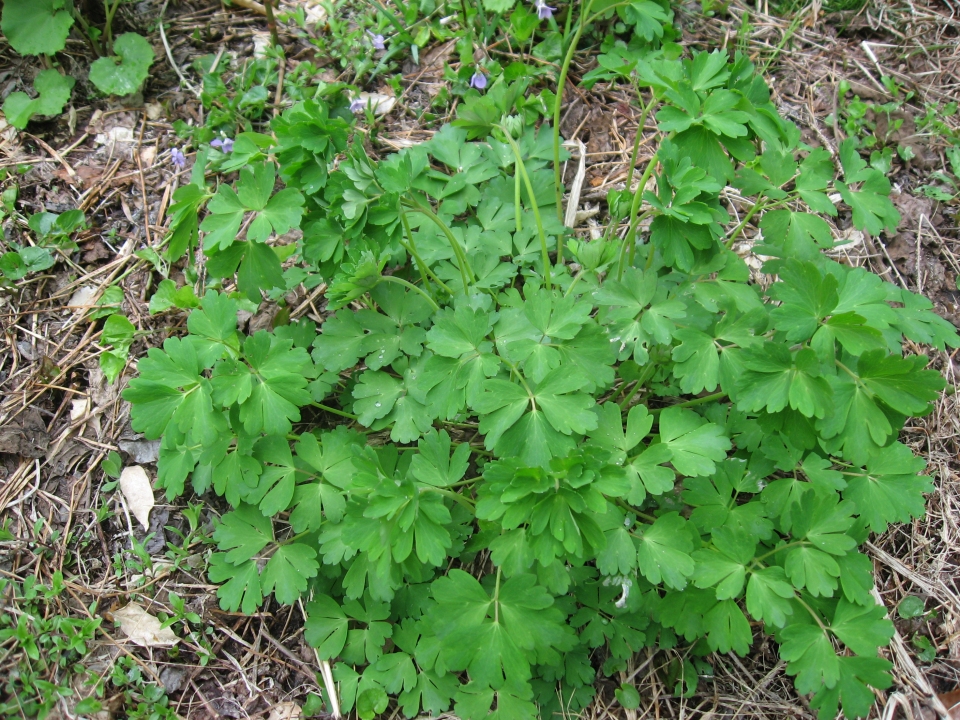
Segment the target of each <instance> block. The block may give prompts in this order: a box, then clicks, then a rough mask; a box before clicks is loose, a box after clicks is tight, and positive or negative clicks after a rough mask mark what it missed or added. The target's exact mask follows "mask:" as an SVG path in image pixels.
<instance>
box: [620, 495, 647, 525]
mask: <svg viewBox="0 0 960 720" xmlns="http://www.w3.org/2000/svg"><path fill="white" fill-rule="evenodd" d="M615 502H616V504H617V506H618V507H619V508H620V509H621V510H626V511H627V512H628V513H633V514H634V515H636V516H637V517H638V518H642V519H643V520H646V521H647V522H656V521H657V519H656V518H655V517H654V516H653V515H648V514H647V513H645V512H641V511H639V510H637V509H636V508H635V507H630V506H629V505H627V503H626V502H624V501H623V500H621V499H620V498H617V499H616V501H615Z"/></svg>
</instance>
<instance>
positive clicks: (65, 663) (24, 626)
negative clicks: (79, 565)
mask: <svg viewBox="0 0 960 720" xmlns="http://www.w3.org/2000/svg"><path fill="white" fill-rule="evenodd" d="M62 592H63V576H62V575H61V574H60V573H55V574H54V576H53V577H52V578H51V584H50V585H49V586H45V585H43V584H41V583H40V581H39V580H38V578H36V577H28V578H26V579H25V580H24V581H23V582H22V583H21V582H12V581H10V580H7V579H3V580H0V595H2V596H3V597H4V608H3V611H2V612H0V648H2V652H3V662H4V667H5V668H6V670H5V671H4V678H3V681H2V682H3V685H2V687H3V696H4V699H3V701H2V703H0V714H3V715H4V716H5V717H6V716H10V717H13V716H17V717H31V718H32V717H36V718H40V720H42V719H43V718H44V717H46V716H47V715H48V714H50V713H51V712H52V711H53V710H54V708H55V707H56V705H57V704H58V703H59V702H60V701H61V699H62V698H73V697H75V695H76V693H75V689H74V687H73V682H72V681H73V679H74V678H75V677H83V676H84V674H85V671H84V669H83V665H82V661H83V659H84V658H85V656H86V654H87V652H88V649H89V644H90V643H91V642H92V641H93V640H94V638H95V637H96V634H97V630H98V629H99V627H100V622H101V621H100V619H99V618H92V617H91V618H84V619H81V618H74V617H69V616H65V615H60V614H54V613H51V612H49V611H48V610H47V609H46V606H47V604H48V603H49V602H50V601H51V600H54V599H55V598H56V597H57V596H58V595H60V593H62ZM93 694H94V693H93V691H91V693H90V696H92V695H93ZM85 701H86V700H84V701H81V702H85ZM93 704H95V700H93V701H92V702H89V701H86V706H87V707H90V706H91V705H93ZM93 709H94V710H95V709H99V707H96V708H93ZM82 710H83V708H81V711H82Z"/></svg>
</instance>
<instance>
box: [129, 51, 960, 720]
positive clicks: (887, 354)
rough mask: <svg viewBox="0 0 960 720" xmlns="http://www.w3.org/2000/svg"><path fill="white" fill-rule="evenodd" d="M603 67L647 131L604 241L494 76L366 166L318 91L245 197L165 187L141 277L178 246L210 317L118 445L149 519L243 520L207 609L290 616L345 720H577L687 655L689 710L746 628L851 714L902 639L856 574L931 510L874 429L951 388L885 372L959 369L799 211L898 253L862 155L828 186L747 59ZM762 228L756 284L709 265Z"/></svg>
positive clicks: (249, 170)
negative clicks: (603, 698) (221, 286)
mask: <svg viewBox="0 0 960 720" xmlns="http://www.w3.org/2000/svg"><path fill="white" fill-rule="evenodd" d="M628 60H629V61H628ZM603 68H607V70H604V69H603ZM607 71H609V73H611V75H618V74H619V75H623V76H629V77H630V78H632V80H633V81H634V82H636V83H637V84H638V85H639V86H640V87H641V88H644V89H646V90H647V91H648V92H649V97H650V100H649V103H646V109H647V111H648V112H650V113H651V117H654V118H655V119H656V121H657V123H658V127H659V131H658V134H657V144H656V145H655V146H654V147H656V155H655V156H654V159H653V160H651V161H650V163H649V164H648V165H647V167H646V170H645V172H644V173H643V177H642V178H641V182H640V184H639V188H638V189H637V191H636V194H634V193H632V192H631V191H630V188H629V186H628V189H626V190H624V191H622V192H617V193H613V194H611V197H610V213H611V216H612V217H613V218H614V219H615V220H617V219H620V218H626V222H625V223H624V224H623V226H622V229H623V231H622V232H620V231H618V228H620V227H621V226H620V223H619V222H617V223H615V225H616V227H612V228H611V230H610V232H608V233H606V234H604V235H603V236H602V237H600V238H599V239H596V240H583V239H578V238H576V237H574V236H573V235H572V234H571V232H570V231H569V230H568V229H566V228H564V227H563V225H562V224H561V222H560V221H559V220H558V219H557V212H556V210H557V208H556V207H555V203H556V192H555V185H554V177H555V176H554V168H553V156H554V145H553V140H552V129H551V128H550V127H548V126H544V127H541V128H540V129H539V131H538V130H537V129H534V128H531V127H525V126H524V123H523V121H522V118H521V117H520V116H518V115H517V114H516V112H515V107H516V103H518V102H520V101H522V99H523V90H524V88H523V86H522V85H507V84H505V83H504V82H503V81H502V79H497V80H496V81H494V82H491V86H490V87H489V88H487V91H486V93H485V94H483V95H480V94H478V93H474V94H473V96H471V97H468V98H467V99H466V101H465V102H464V103H462V104H461V106H460V114H459V119H458V120H456V121H455V122H454V123H453V124H452V125H449V126H446V127H443V128H442V129H441V130H440V131H439V132H437V133H436V134H435V135H434V137H433V138H432V139H431V140H430V141H429V142H426V143H424V144H422V145H420V146H417V147H412V148H409V149H407V150H404V151H402V152H399V153H396V154H393V155H390V156H388V157H385V158H384V159H382V160H380V161H379V162H375V161H374V160H372V159H371V158H370V157H369V156H368V155H367V153H366V152H365V151H364V148H363V145H362V144H361V142H359V141H356V142H351V140H350V136H351V125H350V123H351V122H352V116H351V114H350V112H349V107H348V106H349V99H348V98H346V97H345V96H342V95H341V94H339V93H337V92H334V93H332V94H329V95H327V97H326V99H325V101H323V102H320V101H309V102H303V103H300V104H298V105H296V106H295V107H293V108H290V109H288V110H286V111H285V112H284V113H283V114H282V115H281V116H280V117H279V118H277V119H276V120H275V121H274V124H273V131H274V133H275V137H270V136H266V135H258V134H255V133H241V134H240V135H238V136H237V137H236V139H235V141H234V144H233V149H232V152H231V153H230V154H229V155H227V154H223V155H220V156H217V157H218V158H219V159H218V160H217V162H218V163H220V165H218V166H217V167H218V169H220V170H223V171H232V170H239V171H240V172H239V178H238V179H237V180H236V182H235V184H234V185H232V186H231V185H230V184H227V183H223V184H221V185H220V186H219V188H217V189H216V192H215V193H211V192H209V191H208V190H207V188H206V187H205V186H204V185H203V184H202V183H203V179H202V178H203V173H197V172H195V173H194V177H195V178H197V182H199V183H200V184H191V185H187V186H185V187H183V188H181V189H179V190H178V191H177V192H176V193H175V200H176V203H175V204H174V206H173V207H172V208H171V215H172V219H173V226H172V229H171V234H170V238H169V245H168V251H167V256H168V258H169V259H176V258H178V257H180V256H182V255H183V253H184V252H185V251H187V250H188V249H190V248H192V247H195V246H196V245H197V243H198V242H199V241H200V240H201V238H202V252H203V255H204V256H205V268H206V274H207V277H208V281H210V282H215V281H216V280H217V278H226V279H228V280H229V281H230V282H231V283H232V282H235V283H236V291H235V292H234V293H232V294H224V293H222V292H216V291H215V290H208V292H207V293H206V295H205V297H204V298H203V300H202V304H201V307H200V308H198V309H196V310H194V311H193V312H192V313H191V314H190V316H189V320H188V323H187V328H188V330H189V334H188V335H186V336H185V337H172V338H170V339H168V340H166V341H165V342H164V344H163V348H162V349H161V348H154V349H152V350H150V351H149V354H148V356H147V357H146V358H144V359H142V360H141V361H140V363H139V368H138V369H139V377H138V378H136V379H134V380H132V381H130V384H129V388H128V389H127V390H126V391H125V392H124V397H125V398H126V399H127V400H129V401H130V403H131V404H132V417H133V425H134V428H135V429H136V430H138V431H140V432H142V433H144V434H145V435H146V436H147V437H149V438H162V445H161V451H160V460H159V483H160V485H161V486H162V487H164V488H165V489H166V492H167V495H168V497H170V498H174V497H177V496H179V495H181V494H182V493H183V492H184V491H185V489H186V487H187V485H186V483H187V482H188V480H189V484H190V487H192V489H193V491H194V492H196V493H198V494H204V493H211V492H212V493H215V494H216V495H218V496H221V497H222V498H223V500H224V501H225V502H226V503H227V504H228V505H229V506H230V508H232V509H230V510H229V512H225V513H224V514H223V516H222V518H221V519H220V521H219V523H218V524H217V527H216V531H215V533H214V536H213V539H214V541H215V542H216V544H217V548H218V550H217V552H215V553H214V554H213V555H212V557H211V559H210V578H211V580H212V581H214V582H216V583H221V585H220V587H219V591H218V596H219V598H220V604H221V607H223V608H224V609H225V610H229V611H238V610H240V611H242V612H245V613H253V612H255V611H257V609H258V608H260V607H261V606H262V605H263V604H264V603H266V602H269V601H270V599H269V596H270V595H271V594H272V595H273V601H275V602H277V603H281V604H290V603H297V602H298V601H301V602H302V603H303V606H304V608H305V613H306V626H305V631H304V632H305V635H304V636H305V638H306V640H307V642H309V643H310V644H311V645H312V646H314V647H315V648H316V649H317V651H318V654H319V657H320V658H321V659H329V660H331V661H333V662H334V663H335V668H334V673H335V677H336V679H337V680H338V681H339V692H340V694H341V703H342V705H343V706H344V707H345V708H347V709H351V708H355V709H356V711H357V712H358V714H359V715H360V717H362V718H370V717H373V716H374V715H376V714H377V713H380V712H383V711H385V710H386V709H387V707H388V705H389V704H390V703H391V702H393V703H396V705H397V706H398V707H399V708H400V709H401V711H402V712H403V714H404V715H406V716H407V717H414V716H416V715H417V714H419V713H421V712H431V713H434V714H436V713H440V712H443V711H447V710H450V709H451V708H452V709H453V711H454V712H455V713H456V714H457V715H459V716H460V717H463V718H469V719H470V720H479V719H480V718H486V717H488V716H489V717H498V718H518V719H520V718H533V717H536V716H537V715H538V714H539V715H542V716H549V715H550V714H551V713H553V712H559V711H561V710H563V711H572V712H573V711H577V710H578V709H580V708H582V707H584V706H585V705H587V704H588V703H589V702H590V700H591V698H592V697H593V694H594V692H595V690H594V683H595V681H596V680H597V678H598V676H614V677H616V676H618V674H619V673H620V672H621V671H625V670H626V669H627V667H628V664H629V663H630V662H631V660H632V658H633V656H634V655H635V654H636V653H638V652H640V651H641V650H643V649H644V648H659V649H664V650H667V649H671V648H677V647H682V648H684V651H683V652H682V653H677V655H676V657H678V658H682V659H681V660H679V665H678V666H676V672H674V674H673V676H672V677H673V680H671V682H676V692H678V693H689V692H692V691H693V689H694V688H695V686H696V676H697V673H698V668H703V667H704V665H703V661H702V660H699V659H698V658H703V657H705V656H707V655H708V654H709V653H710V652H712V651H718V652H721V653H727V652H731V651H732V652H735V653H737V654H740V655H745V654H747V653H748V652H750V649H751V647H756V644H757V643H758V642H760V637H761V636H762V635H769V636H772V637H773V638H774V639H775V640H776V642H777V643H779V652H780V656H781V657H782V658H783V660H784V661H785V662H786V671H787V673H788V674H789V675H791V676H793V677H794V678H795V682H796V687H797V690H798V691H799V692H800V693H812V694H813V696H812V700H811V701H810V703H811V706H812V707H814V708H815V709H817V710H818V711H819V713H820V717H821V718H832V717H834V716H835V714H836V713H837V711H838V707H839V706H841V705H842V707H843V709H844V711H845V712H846V714H847V715H848V716H853V715H863V714H865V713H866V712H867V711H868V710H869V708H870V705H871V703H872V702H873V694H872V691H871V689H870V688H871V687H873V688H885V687H887V686H889V684H890V682H891V679H890V676H889V674H888V671H889V669H890V663H889V662H887V661H886V660H884V659H882V658H881V657H879V656H878V648H880V647H882V646H884V645H885V644H886V643H887V642H888V641H889V639H890V638H891V636H892V634H893V626H892V624H891V622H890V621H889V620H888V619H886V615H885V610H884V608H883V607H880V606H878V605H877V603H876V601H875V600H874V598H873V596H872V595H871V589H872V588H873V584H874V578H873V572H872V566H871V563H870V561H869V559H868V558H867V557H866V556H865V555H864V554H862V553H861V552H860V551H859V550H858V548H859V546H861V545H862V544H863V543H864V542H865V541H866V540H867V538H868V536H869V535H870V534H871V533H879V532H883V531H884V530H885V529H886V528H887V527H888V524H889V523H893V522H906V521H909V520H911V519H912V518H916V517H919V516H920V515H922V513H923V511H924V493H926V492H929V491H930V490H931V489H932V484H931V481H930V479H929V478H927V477H924V476H921V475H919V473H920V472H922V470H923V468H924V465H925V463H924V461H923V460H922V459H920V458H918V457H916V456H914V454H913V453H912V452H911V450H910V448H908V447H906V446H905V445H903V444H901V443H900V442H899V441H898V439H897V437H898V433H899V431H900V430H901V428H902V427H903V425H904V421H905V419H906V418H907V417H910V416H918V415H924V414H925V413H927V412H929V411H930V408H931V405H930V404H931V402H932V401H933V400H935V399H936V398H937V397H938V394H939V392H940V391H941V390H942V389H943V387H944V382H943V380H942V379H941V377H940V375H939V374H938V373H937V372H936V371H935V370H932V369H927V366H928V364H929V362H930V361H929V360H928V358H927V357H924V356H920V355H905V354H904V353H903V350H902V344H903V342H904V338H908V339H909V340H911V341H913V342H914V343H919V344H923V345H927V346H932V347H934V348H937V349H943V348H944V347H945V346H946V345H950V346H952V347H956V346H957V345H958V344H960V339H958V337H957V334H956V333H955V331H954V329H953V327H952V326H951V325H949V324H948V323H946V322H945V321H944V320H942V319H940V318H939V317H937V316H936V315H935V314H934V313H933V312H931V304H930V303H929V302H928V301H927V300H926V299H924V298H923V297H920V296H918V295H914V294H911V293H910V292H907V291H905V290H903V289H901V288H899V287H896V286H894V285H891V284H890V283H887V282H885V281H884V280H882V279H881V278H879V277H878V276H876V275H873V274H871V273H870V272H868V271H866V270H864V269H863V268H857V267H851V266H850V265H848V264H844V263H841V262H838V261H836V260H835V259H833V258H834V257H836V256H835V255H831V249H832V248H833V247H834V245H835V243H834V239H833V236H832V234H831V230H830V226H829V225H828V224H827V223H826V222H825V221H824V220H823V219H822V217H821V216H822V215H833V216H836V215H838V209H837V207H836V206H835V201H836V200H837V199H838V198H839V199H842V202H843V205H844V206H845V207H844V210H843V212H844V213H852V222H853V224H854V225H855V226H856V227H858V228H861V229H863V230H864V231H866V232H869V233H871V234H874V235H877V234H880V233H881V232H883V231H884V230H885V229H886V230H892V229H893V228H895V227H896V224H897V222H898V220H899V217H898V215H897V213H896V211H895V210H894V208H893V206H892V204H891V202H890V200H889V198H888V194H889V190H890V185H889V183H888V181H887V180H886V179H885V178H884V176H883V175H882V174H881V173H880V172H878V171H877V170H874V169H871V168H869V167H867V165H866V163H865V162H864V161H863V160H862V159H861V157H860V155H859V154H858V151H857V146H856V144H855V142H854V141H852V140H848V141H846V142H845V143H843V144H842V146H841V147H840V148H839V151H838V160H839V169H838V168H837V167H836V166H835V163H834V160H833V158H832V157H831V155H830V154H829V153H828V152H827V151H826V150H823V149H812V148H810V147H808V146H807V145H805V144H803V143H802V142H801V140H800V134H799V131H798V129H797V128H796V127H795V126H794V125H793V124H791V123H790V122H787V121H785V120H784V119H783V118H781V117H780V116H779V114H778V113H777V110H776V108H775V107H774V105H773V104H772V103H771V102H770V99H769V92H768V90H767V87H766V85H765V84H764V82H763V80H762V79H760V78H759V77H756V76H755V74H754V70H753V67H752V66H751V64H750V63H749V62H748V61H747V60H746V59H744V58H741V57H737V58H736V59H734V60H733V61H730V60H729V59H728V57H727V56H726V55H725V54H721V53H719V52H714V53H700V54H695V55H694V56H693V57H692V58H691V59H686V60H680V59H669V58H666V57H663V56H657V55H651V56H650V57H649V58H647V59H645V60H642V61H641V60H637V59H635V58H633V59H628V58H624V57H617V56H605V57H604V58H601V71H600V72H601V73H602V72H607ZM201 152H204V151H201ZM334 160H337V162H336V164H334ZM278 177H279V179H280V181H281V184H282V186H283V187H282V189H280V190H279V191H275V186H276V185H277V179H278ZM648 178H653V179H654V180H655V189H652V190H644V186H645V184H646V180H647V179H648ZM651 187H653V186H651ZM731 192H739V194H740V196H742V197H744V198H748V199H752V202H753V204H752V206H751V207H750V209H749V211H748V212H747V214H746V216H741V217H736V218H731V216H730V212H729V210H728V209H727V205H726V202H725V201H724V200H722V199H721V198H722V197H725V196H729V193H731ZM204 207H205V208H206V214H205V216H203V221H202V224H201V223H198V219H199V218H200V217H201V214H202V213H203V208H204ZM644 218H646V220H648V221H649V224H647V223H646V222H644V221H643V220H644ZM752 219H753V220H756V221H757V222H758V223H759V228H760V230H761V231H762V237H761V236H759V235H758V236H757V238H756V243H755V244H754V246H753V247H752V252H753V253H754V254H755V255H754V257H762V258H765V261H764V262H763V265H762V271H759V272H752V271H751V270H750V268H749V267H748V265H747V264H746V263H745V261H744V260H743V259H742V257H741V256H740V255H738V254H737V253H735V252H734V251H733V250H732V249H731V248H732V247H734V246H735V245H736V243H737V242H738V241H740V240H742V238H743V237H744V235H743V231H744V229H745V228H746V227H747V225H748V224H749V223H750V221H751V220H752ZM295 227H299V228H301V229H302V232H303V237H302V240H298V241H297V242H295V243H292V244H287V245H277V246H275V247H274V246H271V245H269V244H267V241H268V239H270V238H271V237H276V236H279V235H282V234H284V233H287V231H289V230H290V229H291V228H295ZM558 245H559V246H560V247H561V249H560V250H559V252H558ZM234 279H235V280H234ZM301 283H303V284H305V285H306V286H307V287H309V288H318V287H319V286H320V284H321V283H326V289H325V291H324V293H323V297H324V298H325V302H326V306H325V310H324V309H323V307H322V306H321V314H322V316H323V317H324V321H323V323H322V325H321V326H320V327H319V328H318V327H316V326H315V325H314V323H312V322H309V321H306V320H300V321H298V322H293V323H289V324H286V325H281V326H279V327H277V328H276V329H275V330H274V331H272V332H266V331H259V332H256V333H254V334H253V335H250V336H244V335H243V334H241V333H240V332H238V329H237V309H238V303H239V302H241V301H243V302H246V300H245V299H246V298H248V299H251V300H254V301H257V302H259V301H260V300H261V299H262V293H263V292H264V291H266V292H267V293H269V294H270V296H271V297H274V298H277V299H280V298H282V296H283V295H284V293H286V292H287V291H288V290H289V289H291V288H293V287H295V286H297V285H299V284H301ZM619 696H620V697H622V698H623V699H624V702H629V701H628V700H627V698H628V697H629V696H630V693H626V692H623V693H620V694H619ZM634 696H635V692H634Z"/></svg>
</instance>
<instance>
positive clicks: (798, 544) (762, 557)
mask: <svg viewBox="0 0 960 720" xmlns="http://www.w3.org/2000/svg"><path fill="white" fill-rule="evenodd" d="M809 544H810V543H808V542H806V541H805V540H797V541H796V542H792V543H787V544H786V545H781V546H780V547H778V548H774V549H773V550H771V551H770V552H766V553H764V554H763V555H759V556H757V557H755V558H754V559H753V561H754V562H758V563H762V562H763V561H764V560H765V559H766V558H768V557H770V556H771V555H776V554H777V553H778V552H782V551H784V550H789V549H790V548H792V547H802V546H804V545H809Z"/></svg>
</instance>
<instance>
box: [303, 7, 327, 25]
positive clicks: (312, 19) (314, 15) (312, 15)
mask: <svg viewBox="0 0 960 720" xmlns="http://www.w3.org/2000/svg"><path fill="white" fill-rule="evenodd" d="M306 16H307V24H308V25H313V26H314V27H316V26H318V25H324V24H326V22H327V9H326V8H325V7H323V5H321V4H320V3H308V4H307V6H306Z"/></svg>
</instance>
